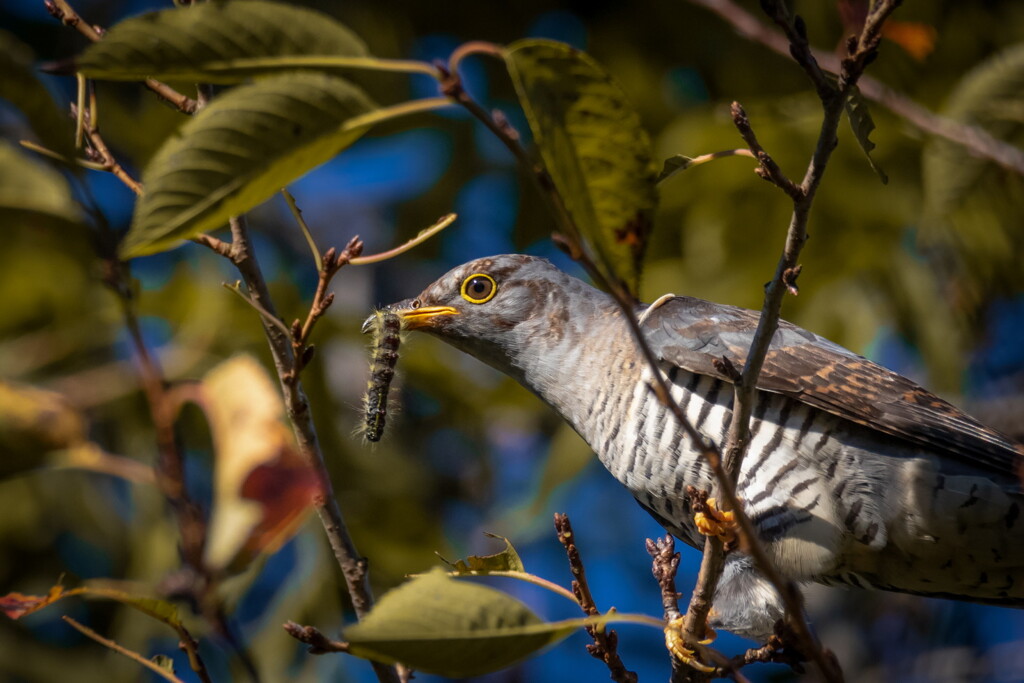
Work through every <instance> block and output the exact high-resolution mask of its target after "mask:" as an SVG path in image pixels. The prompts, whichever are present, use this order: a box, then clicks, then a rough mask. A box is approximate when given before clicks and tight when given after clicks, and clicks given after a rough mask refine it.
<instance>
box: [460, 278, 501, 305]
mask: <svg viewBox="0 0 1024 683" xmlns="http://www.w3.org/2000/svg"><path fill="white" fill-rule="evenodd" d="M497 292H498V283H496V282H495V281H494V278H493V277H491V276H490V275H485V274H483V273H476V274H474V275H470V276H469V277H467V278H466V279H465V280H463V281H462V291H461V294H462V298H463V299H465V300H466V301H468V302H469V303H471V304H485V303H487V302H488V301H490V300H491V299H493V298H494V295H495V294H496V293H497Z"/></svg>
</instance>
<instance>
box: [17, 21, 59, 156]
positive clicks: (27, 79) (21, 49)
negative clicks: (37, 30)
mask: <svg viewBox="0 0 1024 683" xmlns="http://www.w3.org/2000/svg"><path fill="white" fill-rule="evenodd" d="M34 60H35V57H34V56H33V54H32V49H31V48H30V47H29V46H28V45H26V44H25V43H23V42H21V41H20V40H18V39H17V38H16V37H14V36H13V35H12V34H10V33H8V32H7V31H3V30H0V73H2V74H3V78H0V99H5V100H7V101H8V102H10V103H11V104H12V105H14V106H15V107H16V108H17V109H18V110H20V111H21V113H22V114H24V115H25V121H26V122H27V123H28V125H29V126H31V127H32V130H33V131H35V133H36V135H38V136H39V140H40V141H41V142H42V143H43V145H44V146H45V147H47V148H49V149H51V150H53V151H54V152H56V153H57V154H59V155H61V156H63V157H65V158H70V157H71V156H72V154H73V153H74V145H72V141H73V140H74V128H73V127H72V125H71V120H70V119H69V118H68V117H67V116H62V115H61V113H60V111H59V110H58V109H57V105H56V104H55V103H54V101H53V98H52V97H50V93H49V92H47V90H46V88H45V87H43V84H42V83H40V82H39V79H37V78H36V75H35V70H34V67H33V62H34Z"/></svg>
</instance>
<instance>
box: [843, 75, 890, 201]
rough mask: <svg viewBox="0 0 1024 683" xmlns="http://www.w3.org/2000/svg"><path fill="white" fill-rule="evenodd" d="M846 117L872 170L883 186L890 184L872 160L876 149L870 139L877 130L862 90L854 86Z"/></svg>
mask: <svg viewBox="0 0 1024 683" xmlns="http://www.w3.org/2000/svg"><path fill="white" fill-rule="evenodd" d="M844 106H845V107H846V115H847V116H848V117H849V119H850V128H852V129H853V136H854V137H855V138H857V142H858V143H859V144H860V148H861V149H862V150H864V156H866V157H867V158H868V163H869V164H871V170H873V171H874V172H875V173H876V174H878V177H879V179H880V180H881V181H882V184H883V185H887V184H888V183H889V176H887V175H886V174H885V171H883V170H882V169H881V168H879V167H878V166H877V165H876V164H875V160H874V159H872V158H871V150H873V149H874V148H875V143H873V142H872V141H871V139H870V136H871V131H873V130H874V129H875V122H874V120H872V118H871V112H870V111H869V110H868V102H867V100H866V99H864V95H863V93H861V91H860V88H858V87H857V86H853V87H852V88H850V90H849V92H847V94H846V102H845V103H844Z"/></svg>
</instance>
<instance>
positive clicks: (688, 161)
mask: <svg viewBox="0 0 1024 683" xmlns="http://www.w3.org/2000/svg"><path fill="white" fill-rule="evenodd" d="M692 164H693V158H692V157H687V156H683V155H682V154H676V155H675V156H670V157H669V158H668V159H665V163H664V164H663V165H662V167H661V173H659V174H658V177H657V178H656V179H655V182H658V183H660V182H661V181H662V180H665V179H666V178H670V177H672V176H674V175H675V174H676V173H679V172H680V171H685V170H686V169H688V168H690V166H691V165H692Z"/></svg>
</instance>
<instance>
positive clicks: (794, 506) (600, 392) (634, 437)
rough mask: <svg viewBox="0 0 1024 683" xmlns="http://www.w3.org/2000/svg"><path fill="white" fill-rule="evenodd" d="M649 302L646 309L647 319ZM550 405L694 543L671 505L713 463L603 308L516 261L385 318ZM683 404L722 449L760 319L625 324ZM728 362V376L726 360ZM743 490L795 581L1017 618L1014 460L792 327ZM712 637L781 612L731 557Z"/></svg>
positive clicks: (877, 372)
mask: <svg viewBox="0 0 1024 683" xmlns="http://www.w3.org/2000/svg"><path fill="white" fill-rule="evenodd" d="M648 309H649V310H648ZM389 310H391V311H394V312H395V313H397V314H398V315H399V316H400V317H401V318H402V321H403V324H404V326H405V327H406V329H416V330H422V331H424V332H428V333H430V334H432V335H435V336H437V337H439V338H441V339H443V340H444V341H445V342H447V343H449V344H451V345H452V346H454V347H456V348H458V349H461V350H462V351H464V352H466V353H469V354H471V355H473V356H475V357H477V358H479V359H480V360H482V361H484V362H486V363H488V364H489V365H492V366H493V367H495V368H497V369H498V370H501V371H502V372H504V373H506V374H508V375H510V376H511V377H513V378H515V379H516V380H518V381H519V382H520V383H521V384H522V385H523V386H525V387H526V388H527V389H529V390H531V391H532V392H533V393H535V394H536V395H537V396H539V397H540V398H541V399H542V400H543V401H544V402H546V403H548V404H549V405H550V406H552V407H553V408H554V409H555V410H556V411H557V412H558V414H559V415H561V416H562V417H563V418H564V419H565V420H566V421H567V422H568V423H569V424H570V425H572V427H573V428H574V429H575V430H576V431H577V432H578V433H579V434H580V435H581V436H582V437H583V439H584V440H585V441H586V442H587V443H588V444H589V445H590V447H591V448H592V449H593V450H594V451H595V452H596V453H597V456H598V457H599V458H600V460H601V462H602V463H603V464H604V466H605V467H606V468H607V469H608V470H609V471H610V472H611V474H612V475H614V476H615V478H616V479H618V480H619V481H620V482H621V483H622V484H623V485H624V486H625V487H626V488H627V489H629V491H630V493H632V494H633V496H634V497H635V498H636V500H637V501H638V502H639V503H640V505H642V506H643V507H644V508H645V509H646V510H647V511H648V512H650V513H651V515H653V516H654V517H655V519H657V520H658V522H660V523H661V524H662V525H663V526H664V527H665V528H666V529H667V530H668V531H669V532H671V533H672V534H673V535H674V536H676V537H677V538H679V539H681V540H683V541H684V542H686V543H688V544H690V545H692V546H694V547H696V548H702V547H703V538H702V537H701V535H700V533H701V532H700V531H699V530H698V529H697V526H696V524H695V522H694V514H693V512H692V511H691V509H690V503H689V502H688V499H687V497H686V495H685V491H686V488H687V487H688V486H694V487H696V488H697V489H700V490H706V491H708V492H710V494H711V495H712V496H714V495H715V493H716V491H717V490H718V485H717V483H716V480H715V478H714V476H713V475H712V472H711V468H710V466H709V465H708V463H707V462H706V460H705V459H704V458H703V457H702V456H701V454H700V452H701V444H698V443H694V442H693V441H692V440H691V439H690V438H689V437H688V436H687V434H686V433H685V432H684V431H683V430H682V429H681V428H680V427H679V425H678V424H677V422H676V418H675V416H674V415H673V414H672V413H670V412H669V411H668V410H667V409H666V408H665V406H664V405H662V404H661V403H660V402H659V401H658V400H657V398H656V397H655V395H654V393H653V392H652V391H651V390H650V389H649V383H650V381H651V372H652V370H651V368H650V366H649V365H648V364H647V363H645V362H644V361H643V359H642V357H641V356H640V354H639V352H638V350H637V348H636V345H635V342H634V340H633V338H632V336H631V334H630V331H629V329H628V327H627V323H626V322H625V320H624V318H623V315H624V313H623V311H622V310H621V308H620V307H619V306H617V305H616V303H615V302H614V301H613V300H612V298H611V297H610V296H609V295H607V294H605V293H604V292H601V291H599V290H597V289H594V288H593V287H591V286H590V285H588V284H586V283H584V282H582V281H581V280H578V279H576V278H574V277H572V276H570V275H567V274H565V273H563V272H562V271H560V270H558V269H557V268H556V267H555V266H553V265H552V264H551V263H550V262H548V261H546V260H544V259H540V258H535V257H531V256H523V255H504V256H494V257H490V258H483V259H479V260H476V261H472V262H470V263H467V264H464V265H462V266H459V267H458V268H455V269H454V270H452V271H450V272H448V273H447V274H445V275H444V276H442V277H441V278H440V279H439V280H437V281H436V282H434V283H433V284H431V285H430V286H429V287H427V288H426V289H425V290H424V291H423V293H422V294H420V295H419V296H418V297H417V298H415V299H409V300H406V301H402V302H399V303H396V304H393V305H392V306H390V307H389ZM633 314H634V315H636V316H637V317H638V318H639V319H641V320H642V322H641V329H642V330H643V334H644V336H645V337H646V340H647V343H648V344H649V345H650V347H651V349H652V351H653V352H654V354H655V356H656V357H657V358H658V362H659V370H658V371H659V372H662V373H664V376H665V377H666V378H667V380H668V383H669V386H670V388H671V395H672V400H674V401H676V402H677V403H678V405H679V406H680V407H681V408H682V411H683V413H684V414H685V415H686V416H687V418H688V419H689V421H690V423H691V424H692V425H693V426H694V427H695V428H696V429H697V430H698V431H699V433H700V434H701V435H702V437H703V438H704V439H706V440H708V441H709V442H711V443H713V444H715V445H717V446H718V447H721V446H722V445H723V442H724V439H725V435H726V433H727V431H728V428H729V423H730V421H731V419H732V402H733V390H732V386H731V383H732V382H733V378H734V376H735V372H729V371H728V370H729V366H730V365H731V366H732V367H733V368H741V367H742V366H743V363H744V362H745V359H746V354H747V352H748V349H749V347H750V342H751V339H752V337H753V334H754V330H755V328H756V326H757V322H758V317H759V314H758V313H756V312H753V311H749V310H745V309H741V308H736V307H733V306H726V305H720V304H715V303H709V302H707V301H702V300H700V299H694V298H690V297H685V296H681V297H674V298H672V299H669V300H667V301H664V302H663V303H661V304H660V305H657V306H653V307H646V306H643V305H640V306H637V307H636V309H635V311H634V312H633ZM723 357H724V358H726V359H728V360H729V361H731V363H729V364H726V363H722V362H721V360H720V359H722V358H723ZM750 430H751V441H750V446H749V449H748V451H747V453H746V456H745V459H744V460H743V464H742V468H741V470H740V473H739V479H738V491H737V492H738V494H739V497H740V499H741V500H742V502H743V507H744V510H745V511H746V513H747V515H749V516H750V518H751V520H752V522H753V524H754V527H755V529H756V530H757V534H758V536H759V538H760V541H761V543H762V544H763V546H764V548H765V549H766V550H767V552H768V553H769V555H770V557H771V558H772V559H773V560H774V562H775V564H776V565H777V567H778V569H779V570H780V571H781V572H782V573H783V574H784V575H785V576H787V577H789V578H791V579H793V580H795V581H798V582H810V581H816V582H820V583H824V584H828V585H840V584H842V585H849V586H855V587H861V588H879V589H886V590H893V591H902V592H907V593H916V594H920V595H929V596H940V597H947V598H957V599H962V600H970V601H974V602H981V603H989V604H996V605H1004V606H1012V607H1022V606H1024V520H1021V507H1022V505H1024V493H1022V489H1021V463H1022V461H1024V448H1022V447H1021V445H1019V444H1016V443H1014V442H1012V441H1010V440H1009V439H1008V438H1006V437H1004V436H1002V435H1001V434H999V433H997V432H996V431H994V430H992V429H990V428H988V427H986V426H984V425H982V424H981V423H980V422H978V421H976V420H975V419H973V418H971V417H969V416H968V415H966V414H964V413H963V412H961V411H960V410H958V409H957V408H955V407H954V406H952V405H951V404H949V403H947V402H946V401H944V400H942V399H940V398H938V397H937V396H935V395H933V394H931V393H929V392H928V391H926V390H925V389H922V388H921V387H920V386H918V385H917V384H915V383H914V382H912V381H911V380H909V379H907V378H905V377H902V376H900V375H898V374H896V373H894V372H891V371H889V370H887V369H885V368H883V367H881V366H879V365H876V364H874V363H872V362H871V361H869V360H867V359H865V358H863V357H861V356H858V355H856V354H854V353H852V352H851V351H848V350H846V349H845V348H843V347H841V346H838V345H837V344H834V343H832V342H830V341H828V340H827V339H824V338H822V337H819V336H817V335H815V334H813V333H811V332H808V331H807V330H804V329H801V328H800V327H797V326H796V325H792V324H790V323H787V322H780V324H779V329H778V331H777V332H776V333H775V336H774V337H773V339H772V343H771V346H770V349H769V351H768V355H767V358H766V359H765V363H764V368H763V370H762V372H761V375H760V378H759V380H758V383H757V391H756V392H755V402H754V406H753V416H752V420H751V425H750ZM714 606H715V610H714V612H713V619H712V621H711V626H714V627H719V628H724V629H726V630H728V631H732V632H734V633H737V634H739V635H743V636H747V637H750V638H754V639H756V640H761V641H764V640H766V639H767V638H768V637H769V636H770V635H771V634H772V630H773V626H774V624H775V622H776V621H777V620H778V619H780V618H781V617H782V616H783V607H782V604H781V600H780V598H779V596H778V594H777V592H776V591H775V589H774V588H773V587H772V586H771V585H770V584H769V583H768V582H767V580H766V579H765V578H764V577H763V576H762V575H761V574H760V573H759V572H758V570H757V569H756V568H755V566H754V565H753V562H752V561H751V559H750V558H749V556H747V555H745V554H744V553H743V552H742V551H739V550H735V551H733V552H731V553H730V554H729V555H728V556H727V559H726V565H725V570H724V573H723V575H722V580H721V583H720V585H719V588H718V590H717V593H716V595H715V599H714Z"/></svg>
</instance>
